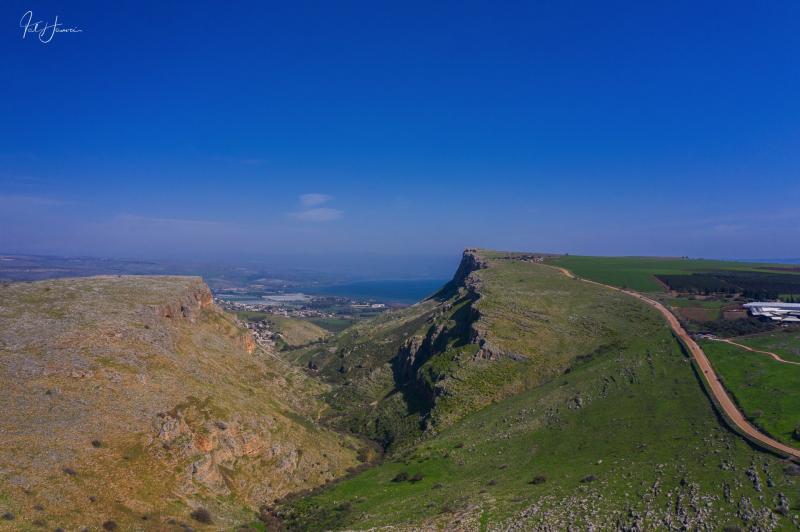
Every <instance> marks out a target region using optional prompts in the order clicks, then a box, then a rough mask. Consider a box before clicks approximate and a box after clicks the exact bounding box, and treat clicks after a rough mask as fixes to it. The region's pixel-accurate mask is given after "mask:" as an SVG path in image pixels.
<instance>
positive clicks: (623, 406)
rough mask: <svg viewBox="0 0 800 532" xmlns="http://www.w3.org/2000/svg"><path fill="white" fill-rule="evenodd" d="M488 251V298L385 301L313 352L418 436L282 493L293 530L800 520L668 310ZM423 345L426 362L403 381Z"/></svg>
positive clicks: (794, 493) (797, 495) (480, 274)
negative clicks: (783, 507)
mask: <svg viewBox="0 0 800 532" xmlns="http://www.w3.org/2000/svg"><path fill="white" fill-rule="evenodd" d="M481 253H482V256H483V257H484V258H486V259H488V265H489V267H488V268H487V269H483V270H479V271H477V272H475V273H474V274H473V276H472V281H471V282H473V281H474V282H475V284H473V285H472V286H475V287H477V288H475V290H476V292H475V294H474V295H477V296H479V297H477V299H474V298H472V296H470V295H469V292H468V291H467V292H464V291H463V290H462V291H459V292H458V293H454V294H453V295H452V296H451V297H449V298H448V299H446V300H443V301H441V302H439V303H436V302H428V303H426V304H425V305H422V306H421V307H420V308H416V309H405V310H404V311H401V312H399V313H387V314H386V315H383V316H381V317H380V318H379V319H378V320H377V321H376V322H375V326H374V327H373V328H371V327H370V326H369V325H370V322H366V323H360V324H358V325H357V326H355V327H354V328H353V329H348V331H347V333H346V334H345V337H344V338H339V339H336V344H335V346H331V347H336V348H335V349H332V350H331V349H324V350H319V351H315V352H310V351H308V350H306V351H304V352H302V353H301V354H299V355H298V356H299V359H298V362H300V363H305V362H306V361H307V360H308V359H309V357H312V358H316V359H318V360H319V361H320V372H321V374H323V375H325V374H327V373H326V370H325V368H326V367H327V368H330V369H331V370H332V371H331V372H330V373H329V374H330V375H332V376H333V375H335V379H336V382H339V383H342V384H343V386H341V387H339V388H338V389H337V391H336V392H335V394H332V395H331V396H330V399H331V400H333V401H334V402H336V403H337V404H342V401H343V400H344V399H345V398H349V399H346V400H344V403H345V404H348V405H349V407H348V408H350V409H352V408H353V407H357V410H358V411H359V412H361V413H363V417H362V418H361V420H362V421H363V422H364V424H359V423H352V424H351V425H350V427H351V428H358V427H367V428H369V427H371V428H372V429H373V430H375V431H377V432H379V431H380V429H383V430H392V431H394V434H395V436H396V437H401V436H402V435H404V434H405V435H406V436H409V435H410V438H409V437H406V438H405V439H403V438H400V440H399V441H401V442H402V444H401V445H394V446H392V447H390V450H389V454H388V455H387V456H386V459H385V461H384V462H383V463H382V464H380V465H378V466H377V467H374V468H372V469H369V470H367V471H364V472H361V473H359V474H357V475H356V476H354V477H353V478H350V479H347V480H343V481H341V482H339V483H337V484H334V485H332V486H330V487H328V488H326V489H323V490H321V491H319V492H318V493H315V494H313V495H311V496H309V497H303V498H297V499H293V500H289V501H286V502H284V503H282V504H281V505H279V506H278V508H277V511H278V513H279V515H280V516H281V518H282V519H283V520H284V521H285V523H286V524H287V525H288V526H289V528H290V529H302V530H306V529H314V530H318V529H351V528H352V529H366V528H370V527H380V526H387V525H393V526H399V527H401V528H402V527H408V528H411V529H420V528H434V529H435V528H437V527H442V526H450V527H453V526H454V525H455V526H457V527H458V528H460V529H465V530H485V529H490V528H491V529H505V528H506V527H508V526H509V525H511V524H512V523H513V524H514V525H515V526H516V527H517V529H524V530H530V529H551V530H563V529H567V528H568V527H573V528H576V529H587V528H590V527H594V528H597V529H606V528H622V527H634V526H636V527H638V528H639V529H644V530H648V529H664V528H673V529H674V528H682V527H683V528H688V529H703V528H709V529H718V530H721V529H723V528H724V527H726V526H730V527H742V528H763V529H776V528H778V529H781V528H783V529H792V528H793V525H792V523H791V522H790V521H789V520H788V519H786V518H785V517H783V516H782V515H780V514H778V513H775V512H773V508H774V507H775V505H776V502H775V501H776V500H777V499H776V497H777V496H778V493H783V494H785V495H786V496H788V497H789V499H790V500H792V501H795V500H798V499H800V487H799V486H798V482H797V479H796V478H795V477H792V476H789V475H787V474H785V473H784V467H785V464H784V463H782V462H781V461H779V460H777V459H775V458H774V457H772V456H770V455H766V454H763V453H760V452H758V451H756V450H754V449H753V448H751V447H750V446H749V445H747V443H746V442H745V441H744V440H742V439H741V438H740V437H739V436H737V435H736V434H734V433H732V432H730V431H729V430H727V429H726V428H725V427H724V426H722V425H721V424H720V421H719V419H718V417H717V416H716V415H715V413H714V412H713V410H712V406H711V403H710V401H709V399H708V397H707V396H706V395H705V394H704V392H703V389H702V387H701V386H700V384H699V382H698V379H697V376H696V375H695V373H694V370H693V369H692V365H691V364H690V363H689V361H688V359H687V358H686V357H685V356H684V355H683V353H682V351H681V349H680V347H679V345H678V344H677V342H676V341H675V340H674V338H673V336H672V334H671V332H670V330H669V329H668V327H667V326H666V324H665V323H664V321H663V319H662V318H661V317H660V315H659V314H658V313H657V312H656V311H655V310H654V309H652V308H650V307H648V306H647V305H645V304H643V303H640V302H638V301H636V300H634V299H632V298H630V297H628V296H626V295H624V294H620V293H618V292H614V291H611V290H608V289H604V288H602V287H598V286H593V285H590V284H587V283H582V282H581V281H577V280H572V279H568V278H566V277H565V276H563V275H561V274H560V273H558V272H556V271H555V270H553V269H551V268H547V267H546V266H542V265H538V264H532V263H530V262H524V261H522V260H515V259H514V258H513V257H512V258H503V257H502V255H500V254H496V253H488V252H481ZM470 331H472V332H471V333H470ZM461 332H464V334H461ZM476 334H477V335H478V337H481V338H483V339H484V340H485V341H486V343H487V344H491V345H492V346H493V347H492V348H491V350H492V351H493V352H495V353H498V354H497V355H496V356H493V357H489V358H487V356H488V355H487V356H481V355H480V353H481V349H484V350H485V349H488V348H487V346H486V345H484V344H482V345H483V347H482V348H479V346H478V345H475V344H474V343H472V340H474V338H475V335H476ZM415 338H417V339H418V340H414V339H415ZM404 339H405V341H404ZM465 339H466V340H465ZM408 345H413V346H418V348H415V349H413V350H411V354H412V355H413V360H414V366H413V369H414V372H412V373H410V376H409V373H403V372H399V371H395V373H394V376H395V378H394V380H393V378H392V375H393V373H392V371H391V367H392V365H393V364H394V365H395V366H394V367H395V368H397V367H398V364H399V362H398V361H403V360H406V359H405V358H404V357H407V356H409V355H408V347H407V346H408ZM404 346H406V347H404ZM393 350H394V352H395V353H396V354H393ZM322 364H325V366H323V365H322ZM340 366H341V367H344V368H345V372H344V373H342V372H341V371H339V370H338V369H335V368H339V367H340ZM400 367H402V365H400ZM377 375H381V377H377ZM398 375H399V377H398ZM332 378H333V377H332ZM398 379H399V380H398ZM408 379H411V380H408ZM393 386H394V388H393ZM414 393H418V394H420V395H417V396H415V395H414ZM431 396H432V397H431ZM415 397H416V399H415ZM348 401H349V402H348ZM415 401H416V402H415ZM420 404H421V405H422V406H424V408H420ZM334 408H335V407H334ZM403 408H407V410H405V411H404V410H403ZM340 419H341V418H340ZM350 419H351V420H352V418H350ZM369 423H373V424H374V425H369ZM415 430H416V432H415ZM398 435H399V436H398ZM754 479H755V480H754ZM762 497H763V499H762ZM742 508H749V509H750V510H748V513H747V514H746V519H747V520H746V521H743V520H742V519H741V518H740V516H744V515H745V514H743V513H742V512H741V509H742Z"/></svg>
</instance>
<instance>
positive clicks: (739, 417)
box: [552, 266, 800, 459]
mask: <svg viewBox="0 0 800 532" xmlns="http://www.w3.org/2000/svg"><path fill="white" fill-rule="evenodd" d="M552 267H553V268H556V269H558V270H559V271H561V273H563V274H564V275H566V276H567V277H570V278H572V279H578V280H580V281H583V282H585V283H590V284H594V285H597V286H603V287H605V288H610V289H611V290H616V291H617V292H623V293H625V294H628V295H629V296H632V297H635V298H636V299H638V300H640V301H644V302H645V303H647V304H648V305H650V306H652V307H655V308H656V310H658V311H659V312H660V313H661V315H662V316H664V318H665V319H666V320H667V323H669V326H670V327H671V328H672V331H673V332H674V333H675V334H676V335H677V336H678V337H679V338H680V339H681V340H682V341H683V343H684V345H686V347H687V348H688V349H689V352H690V353H691V355H692V358H694V360H695V362H696V363H697V366H698V367H699V368H700V372H701V374H702V375H703V379H705V381H706V383H707V384H708V390H709V391H710V392H711V393H712V394H713V395H714V398H715V399H716V402H717V405H718V406H719V407H720V408H722V410H723V413H724V415H725V417H726V418H727V419H728V420H729V421H730V422H731V423H733V424H734V425H736V427H737V428H738V429H739V431H740V432H741V433H743V434H744V435H745V436H746V437H747V438H749V439H750V440H751V441H755V442H758V443H760V444H761V445H763V446H765V447H767V448H769V449H772V450H774V451H775V452H777V453H779V454H782V455H784V456H790V457H792V458H796V459H800V450H798V449H795V448H793V447H789V446H788V445H786V444H783V443H781V442H779V441H777V440H775V439H773V438H771V437H769V436H767V435H766V434H763V433H761V432H759V430H758V429H757V428H755V427H754V426H753V425H751V424H750V422H749V421H747V419H745V417H744V415H743V414H742V413H741V412H740V411H739V409H738V408H737V407H736V404H735V403H734V402H733V400H732V399H731V398H730V396H729V395H728V392H726V391H725V388H723V386H722V383H721V382H720V380H719V377H718V376H717V374H716V373H715V372H714V368H712V367H711V362H709V360H708V357H706V354H705V353H704V352H703V350H702V349H701V348H700V346H699V345H698V344H697V342H695V341H694V340H693V339H692V337H691V336H689V333H687V332H686V330H684V328H683V327H682V326H681V324H680V322H679V321H678V319H677V318H676V317H675V315H674V314H673V313H672V312H670V311H669V309H667V307H665V306H664V305H662V304H661V303H659V302H658V301H656V300H655V299H650V298H649V297H646V296H643V295H642V294H640V293H638V292H634V291H633V290H625V289H622V288H617V287H616V286H611V285H607V284H603V283H598V282H596V281H590V280H589V279H583V278H580V277H576V276H575V275H574V274H573V273H572V272H571V271H569V270H567V269H566V268H562V267H560V266H552ZM743 347H744V346H743ZM748 349H749V348H748ZM751 351H752V349H751ZM772 354H773V355H774V353H772ZM775 356H777V355H775ZM778 358H780V357H778Z"/></svg>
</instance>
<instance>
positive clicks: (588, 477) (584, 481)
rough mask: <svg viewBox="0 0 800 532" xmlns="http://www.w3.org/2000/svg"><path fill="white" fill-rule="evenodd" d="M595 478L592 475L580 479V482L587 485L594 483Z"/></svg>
mask: <svg viewBox="0 0 800 532" xmlns="http://www.w3.org/2000/svg"><path fill="white" fill-rule="evenodd" d="M596 478H597V477H595V476H594V475H586V476H585V477H583V478H582V479H581V482H583V483H584V484H587V483H589V482H594V481H595V480H596Z"/></svg>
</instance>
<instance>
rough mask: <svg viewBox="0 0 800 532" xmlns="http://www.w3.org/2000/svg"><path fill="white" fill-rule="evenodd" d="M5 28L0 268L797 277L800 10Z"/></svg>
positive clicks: (732, 6) (168, 15)
mask: <svg viewBox="0 0 800 532" xmlns="http://www.w3.org/2000/svg"><path fill="white" fill-rule="evenodd" d="M28 10H31V11H32V12H33V19H34V21H35V20H44V21H45V22H52V21H53V19H54V17H55V16H56V15H58V17H59V23H61V24H63V27H74V28H78V29H81V30H83V31H82V32H81V33H59V34H56V35H54V36H53V39H52V41H50V42H49V43H46V44H45V43H41V42H39V41H38V40H37V36H36V35H35V34H32V33H29V34H28V35H27V37H26V38H25V39H23V38H22V30H21V28H20V27H19V26H20V19H21V17H22V15H23V14H24V13H25V12H26V11H28ZM0 16H1V18H0V21H1V22H2V23H1V24H0V48H1V49H2V61H0V73H1V74H0V75H1V76H2V84H0V94H1V95H2V99H1V100H0V101H1V102H2V103H0V252H30V253H54V254H92V255H107V256H127V257H154V258H157V257H164V258H167V257H170V258H172V257H195V258H203V259H208V258H215V257H228V258H231V257H234V258H235V257H270V256H278V255H282V256H303V255H305V254H321V253H332V254H333V253H336V254H339V255H341V256H352V257H357V256H364V255H376V256H382V255H409V256H420V257H423V256H426V257H433V256H455V255H456V254H458V253H459V251H460V250H461V249H462V248H464V247H467V246H482V247H493V248H507V249H511V248H513V249H520V250H539V251H555V252H571V253H582V254H658V255H690V256H705V257H792V256H797V255H798V254H800V253H798V243H799V242H800V201H798V200H800V181H799V180H798V176H799V174H798V171H799V170H800V96H799V95H800V3H798V2H796V1H791V2H746V3H745V2H729V1H726V2H698V1H688V2H682V1H677V2H639V1H635V2H634V1H631V2H624V3H623V2H555V1H549V2H535V1H531V2H526V3H520V4H511V3H509V4H507V5H504V3H498V2H485V3H473V2H463V1H459V2H452V3H448V2H419V3H412V2H374V1H373V2H363V3H351V2H339V1H337V2H314V3H302V2H280V3H275V4H270V3H268V2H220V1H217V2H208V1H195V2H148V1H142V0H139V1H120V2H107V1H103V2H100V1H97V2H89V1H69V2H66V1H65V2H37V1H32V0H31V1H19V0H10V1H9V0H6V1H4V2H3V3H2V6H0Z"/></svg>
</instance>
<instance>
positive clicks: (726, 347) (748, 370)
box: [702, 341, 800, 447]
mask: <svg viewBox="0 0 800 532" xmlns="http://www.w3.org/2000/svg"><path fill="white" fill-rule="evenodd" d="M702 347H703V350H704V351H705V352H706V354H707V355H708V358H709V359H710V360H711V363H712V364H713V365H714V369H715V370H716V371H717V373H719V375H720V377H721V378H722V380H723V382H724V383H725V387H726V388H727V389H728V391H730V392H731V393H732V394H733V396H734V398H735V399H736V402H737V404H738V405H739V406H740V407H741V408H742V410H743V411H744V412H745V413H746V414H748V415H749V416H752V421H753V422H754V423H755V424H756V425H758V426H759V427H760V428H761V429H763V430H764V431H765V432H767V433H769V434H770V435H772V436H773V437H774V438H777V439H778V440H780V441H782V442H784V443H787V444H789V445H794V446H796V447H800V442H798V441H797V440H794V439H793V438H792V431H794V429H795V427H797V426H798V425H800V366H794V365H791V364H781V363H780V362H777V361H775V360H772V359H771V358H769V357H768V356H766V355H762V354H759V353H752V352H750V351H747V350H745V349H741V348H739V347H736V346H734V345H730V344H726V343H722V342H714V341H704V342H703V343H702ZM759 412H760V415H756V414H757V413H759Z"/></svg>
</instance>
